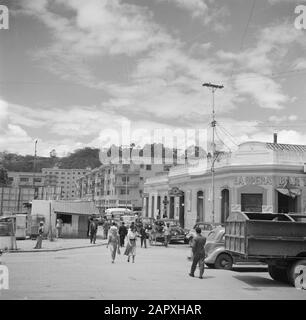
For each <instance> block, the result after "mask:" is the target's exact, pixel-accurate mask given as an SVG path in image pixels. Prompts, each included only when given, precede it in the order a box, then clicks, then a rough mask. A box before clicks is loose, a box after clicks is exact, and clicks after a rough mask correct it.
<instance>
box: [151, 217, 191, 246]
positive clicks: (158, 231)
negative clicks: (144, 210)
mask: <svg viewBox="0 0 306 320" xmlns="http://www.w3.org/2000/svg"><path fill="white" fill-rule="evenodd" d="M168 223H169V229H170V236H171V238H170V243H171V242H178V241H183V242H185V239H186V233H187V231H186V230H185V229H183V228H182V227H181V226H180V223H179V220H176V219H158V220H155V222H154V226H153V228H152V230H151V231H150V236H149V237H150V242H153V241H155V242H164V240H165V237H164V233H163V227H164V226H165V225H166V224H168Z"/></svg>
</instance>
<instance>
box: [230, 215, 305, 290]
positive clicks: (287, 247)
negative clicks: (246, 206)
mask: <svg viewBox="0 0 306 320" xmlns="http://www.w3.org/2000/svg"><path fill="white" fill-rule="evenodd" d="M225 249H226V250H227V251H228V252H229V253H230V254H232V255H233V256H239V257H241V258H243V259H246V260H248V259H252V260H257V261H258V262H262V263H265V264H267V265H268V272H269V274H270V276H271V278H272V279H274V280H277V281H281V282H287V283H289V284H291V285H296V280H297V279H298V276H299V275H300V274H301V273H303V271H304V273H305V276H306V271H305V270H306V215H305V214H304V215H303V214H283V213H256V212H249V213H247V212H232V213H231V214H230V216H229V217H228V219H227V221H226V224H225ZM301 270H302V271H301ZM299 278H300V277H299Z"/></svg>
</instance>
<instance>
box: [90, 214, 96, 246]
mask: <svg viewBox="0 0 306 320" xmlns="http://www.w3.org/2000/svg"><path fill="white" fill-rule="evenodd" d="M97 231H98V225H97V223H96V221H95V220H94V219H92V220H91V222H90V227H89V232H90V243H93V244H95V243H96V238H97Z"/></svg>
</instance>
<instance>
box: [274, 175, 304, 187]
mask: <svg viewBox="0 0 306 320" xmlns="http://www.w3.org/2000/svg"><path fill="white" fill-rule="evenodd" d="M278 184H279V186H287V185H290V186H294V187H303V186H306V178H299V177H280V178H279V182H278Z"/></svg>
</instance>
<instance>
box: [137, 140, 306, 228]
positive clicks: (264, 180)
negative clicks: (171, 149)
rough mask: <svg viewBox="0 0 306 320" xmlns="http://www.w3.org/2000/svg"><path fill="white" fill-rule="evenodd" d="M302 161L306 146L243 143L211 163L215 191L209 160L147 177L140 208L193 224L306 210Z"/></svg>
mask: <svg viewBox="0 0 306 320" xmlns="http://www.w3.org/2000/svg"><path fill="white" fill-rule="evenodd" d="M305 163H306V146H301V145H285V144H278V143H262V142H246V143H243V144H241V145H240V146H239V148H238V150H237V151H235V152H234V153H232V154H224V155H223V157H222V158H221V159H219V160H218V161H217V162H216V163H215V173H214V192H213V189H212V174H211V161H210V160H209V159H208V160H207V161H203V162H199V163H197V164H195V165H189V166H178V167H174V168H171V169H170V171H169V173H168V174H165V175H162V176H159V177H153V178H149V179H147V181H146V183H145V188H144V205H143V206H144V208H145V210H144V213H145V215H146V216H152V217H156V215H157V214H160V213H161V215H164V216H167V217H170V218H176V219H179V220H180V223H181V225H182V226H184V227H186V228H192V227H193V225H194V224H195V223H196V222H197V221H205V222H214V223H224V222H225V221H226V219H227V217H228V215H229V213H230V212H231V211H237V210H239V211H240V210H241V211H248V212H250V211H253V212H263V213H264V212H267V213H268V212H269V213H271V212H272V213H273V212H274V213H276V212H283V213H288V212H297V213H302V212H306V173H305V172H306V167H305V165H304V164H305ZM213 195H214V197H213ZM213 199H214V201H212V200H213ZM213 209H214V210H213Z"/></svg>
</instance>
